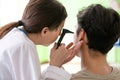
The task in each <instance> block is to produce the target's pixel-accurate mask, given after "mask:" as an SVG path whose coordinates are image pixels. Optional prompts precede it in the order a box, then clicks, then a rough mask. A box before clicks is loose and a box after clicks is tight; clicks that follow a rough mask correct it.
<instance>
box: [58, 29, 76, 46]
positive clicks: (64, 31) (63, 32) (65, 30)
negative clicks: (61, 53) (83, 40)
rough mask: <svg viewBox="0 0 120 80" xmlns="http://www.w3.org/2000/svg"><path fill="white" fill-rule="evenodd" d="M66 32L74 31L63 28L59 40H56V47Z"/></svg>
mask: <svg viewBox="0 0 120 80" xmlns="http://www.w3.org/2000/svg"><path fill="white" fill-rule="evenodd" d="M66 33H74V32H72V31H70V30H68V29H63V31H62V34H61V36H60V38H59V40H58V42H57V48H58V47H59V46H60V44H61V41H62V39H63V37H64V35H65V34H66Z"/></svg>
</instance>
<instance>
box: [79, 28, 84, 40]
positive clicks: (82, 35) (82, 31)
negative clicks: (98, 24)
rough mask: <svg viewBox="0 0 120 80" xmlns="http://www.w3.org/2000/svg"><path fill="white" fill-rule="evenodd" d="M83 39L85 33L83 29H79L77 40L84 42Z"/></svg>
mask: <svg viewBox="0 0 120 80" xmlns="http://www.w3.org/2000/svg"><path fill="white" fill-rule="evenodd" d="M84 37H85V31H84V29H81V31H80V33H79V35H78V40H79V41H80V40H84Z"/></svg>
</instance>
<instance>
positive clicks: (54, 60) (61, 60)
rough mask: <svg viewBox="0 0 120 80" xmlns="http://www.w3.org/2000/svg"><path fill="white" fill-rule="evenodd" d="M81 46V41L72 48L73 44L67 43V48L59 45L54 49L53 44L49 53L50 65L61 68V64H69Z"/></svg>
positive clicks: (55, 45)
mask: <svg viewBox="0 0 120 80" xmlns="http://www.w3.org/2000/svg"><path fill="white" fill-rule="evenodd" d="M81 45H82V41H80V42H78V43H77V44H76V45H74V46H73V43H69V44H68V45H67V47H65V44H61V45H60V46H59V47H58V48H57V49H56V47H57V44H54V47H53V48H52V49H51V53H50V65H52V66H57V67H61V66H62V65H63V64H65V63H67V62H69V61H70V60H72V59H73V57H74V56H75V55H76V54H77V53H78V52H79V50H80V48H81ZM72 46H73V47H72Z"/></svg>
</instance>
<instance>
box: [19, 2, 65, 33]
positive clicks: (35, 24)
mask: <svg viewBox="0 0 120 80" xmlns="http://www.w3.org/2000/svg"><path fill="white" fill-rule="evenodd" d="M66 17H67V12H66V9H65V7H64V6H63V5H62V4H61V3H60V2H58V1H57V0H34V1H30V2H29V3H28V5H27V6H26V8H25V11H24V14H23V17H22V20H21V21H22V22H23V23H24V28H25V31H27V32H29V33H37V32H40V31H41V30H42V29H43V28H44V27H48V28H49V29H50V30H53V29H57V28H58V26H59V25H60V23H61V22H62V21H63V20H65V18H66Z"/></svg>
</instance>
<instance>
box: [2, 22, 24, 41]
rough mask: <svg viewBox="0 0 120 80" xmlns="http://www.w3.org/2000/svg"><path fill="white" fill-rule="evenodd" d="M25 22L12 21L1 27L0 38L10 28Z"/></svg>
mask: <svg viewBox="0 0 120 80" xmlns="http://www.w3.org/2000/svg"><path fill="white" fill-rule="evenodd" d="M22 25H23V23H22V22H21V21H18V22H11V23H8V24H6V25H4V26H2V27H0V39H2V38H3V37H4V36H5V35H6V34H7V33H8V32H9V31H10V30H12V29H13V28H14V27H18V26H22Z"/></svg>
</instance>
